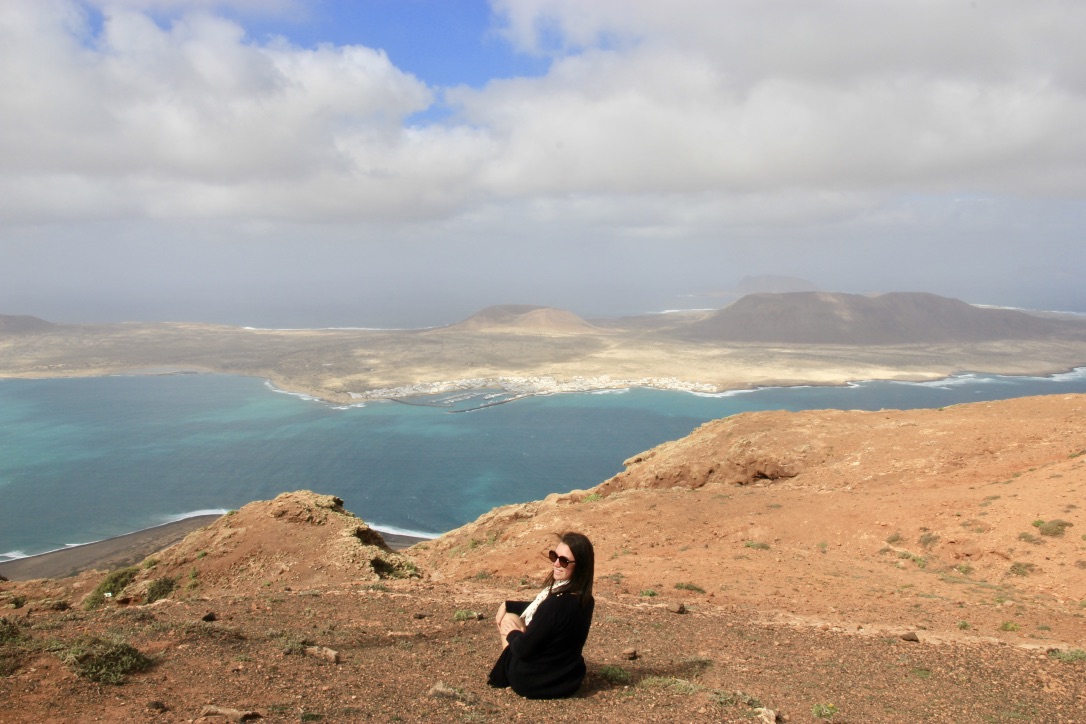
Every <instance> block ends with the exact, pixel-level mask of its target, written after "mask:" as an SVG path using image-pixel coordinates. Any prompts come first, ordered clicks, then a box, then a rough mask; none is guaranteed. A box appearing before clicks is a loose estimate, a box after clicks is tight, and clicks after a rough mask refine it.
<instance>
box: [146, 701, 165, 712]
mask: <svg viewBox="0 0 1086 724" xmlns="http://www.w3.org/2000/svg"><path fill="white" fill-rule="evenodd" d="M147 708H148V709H149V710H150V711H169V710H170V708H169V707H168V706H166V705H165V704H163V703H162V702H161V701H158V700H155V701H149V702H147Z"/></svg>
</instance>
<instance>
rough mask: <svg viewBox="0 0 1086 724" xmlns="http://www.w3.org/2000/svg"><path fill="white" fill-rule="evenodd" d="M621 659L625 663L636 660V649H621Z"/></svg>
mask: <svg viewBox="0 0 1086 724" xmlns="http://www.w3.org/2000/svg"><path fill="white" fill-rule="evenodd" d="M622 658H624V659H626V660H627V661H633V660H634V659H636V658H637V649H623V650H622Z"/></svg>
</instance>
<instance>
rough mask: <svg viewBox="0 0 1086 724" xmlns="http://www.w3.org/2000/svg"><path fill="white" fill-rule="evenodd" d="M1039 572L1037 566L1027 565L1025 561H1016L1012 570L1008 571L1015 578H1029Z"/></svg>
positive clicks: (1012, 565)
mask: <svg viewBox="0 0 1086 724" xmlns="http://www.w3.org/2000/svg"><path fill="white" fill-rule="evenodd" d="M1036 570H1037V566H1035V565H1033V564H1032V563H1026V562H1025V561H1015V562H1014V563H1012V564H1011V567H1010V569H1009V570H1008V571H1007V572H1008V573H1010V574H1011V575H1014V576H1028V575H1029V574H1031V573H1033V572H1034V571H1036Z"/></svg>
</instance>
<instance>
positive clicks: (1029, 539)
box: [1018, 533, 1045, 546]
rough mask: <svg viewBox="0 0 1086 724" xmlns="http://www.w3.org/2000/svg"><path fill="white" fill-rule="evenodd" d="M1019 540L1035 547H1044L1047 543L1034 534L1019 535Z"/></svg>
mask: <svg viewBox="0 0 1086 724" xmlns="http://www.w3.org/2000/svg"><path fill="white" fill-rule="evenodd" d="M1018 540H1020V541H1023V542H1024V543H1030V544H1032V545H1035V546H1039V545H1044V542H1045V541H1044V539H1043V538H1038V537H1037V536H1035V535H1033V534H1032V533H1019V534H1018Z"/></svg>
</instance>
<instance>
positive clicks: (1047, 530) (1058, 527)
mask: <svg viewBox="0 0 1086 724" xmlns="http://www.w3.org/2000/svg"><path fill="white" fill-rule="evenodd" d="M1033 525H1034V527H1035V528H1037V530H1038V532H1040V534H1041V535H1047V536H1050V537H1053V538H1058V537H1060V536H1062V535H1063V532H1064V531H1065V530H1067V529H1068V528H1072V527H1074V525H1075V524H1074V523H1069V522H1068V521H1066V520H1059V519H1058V518H1057V519H1056V520H1048V521H1045V520H1035V521H1033Z"/></svg>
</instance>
